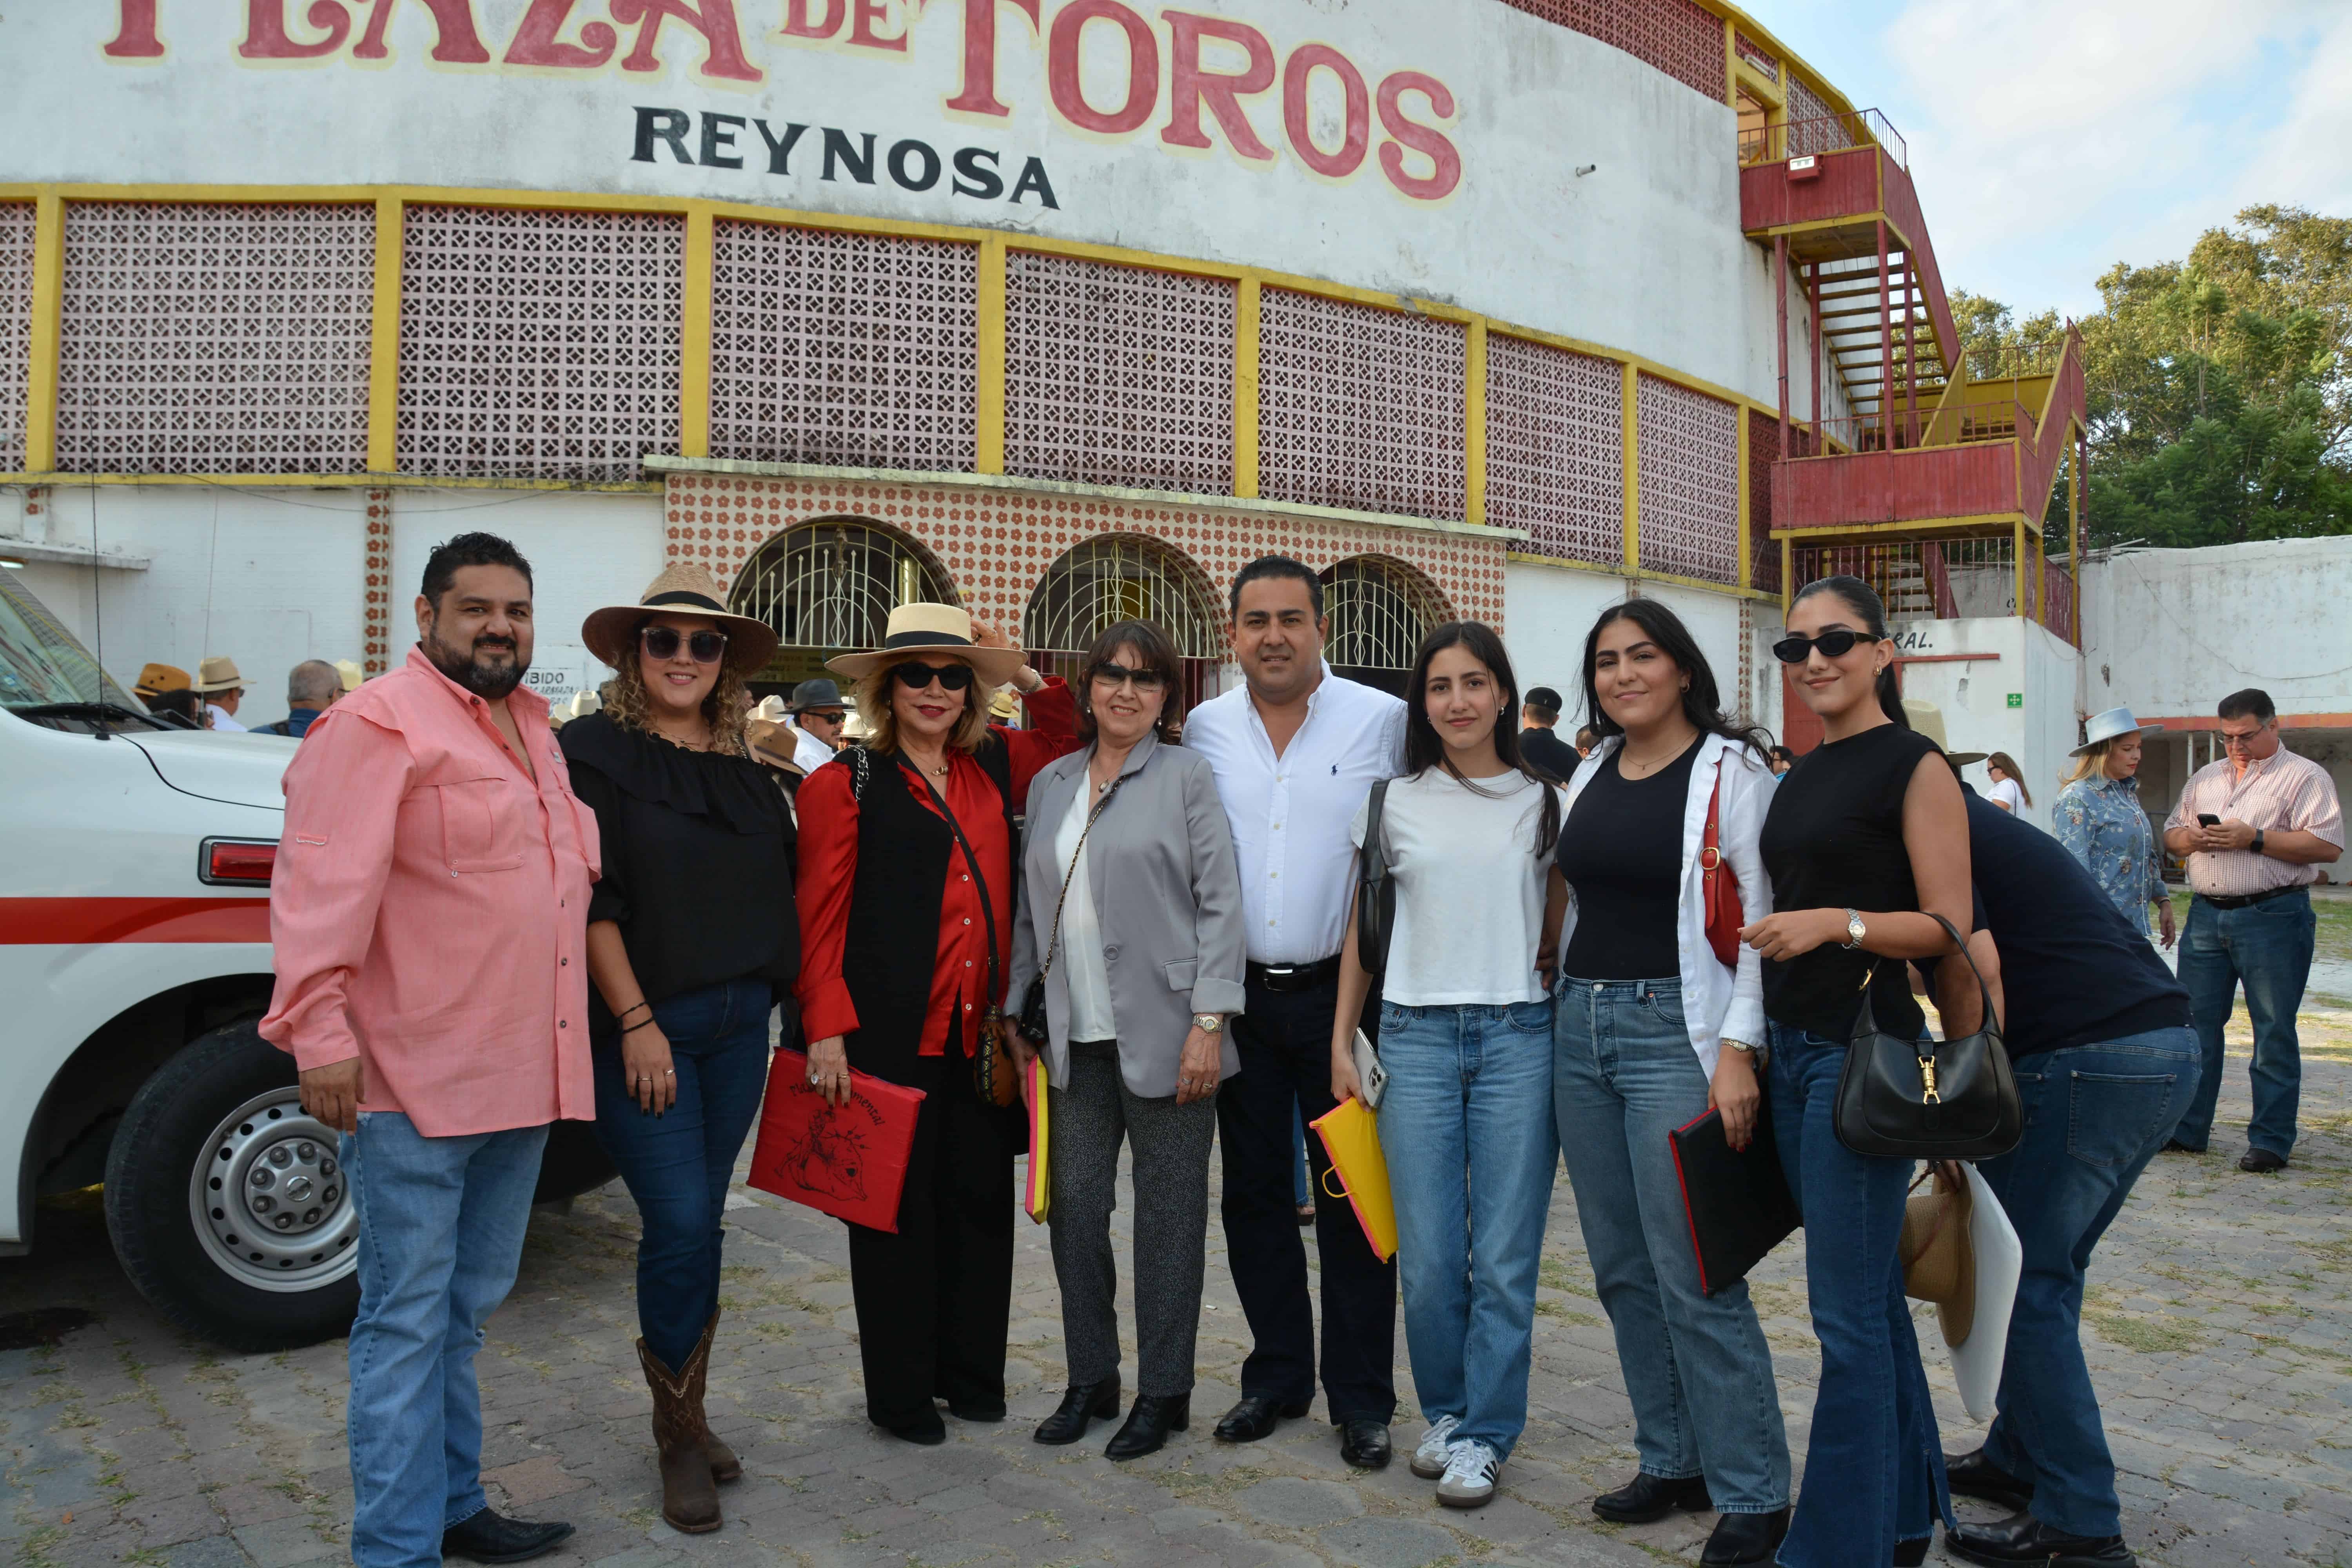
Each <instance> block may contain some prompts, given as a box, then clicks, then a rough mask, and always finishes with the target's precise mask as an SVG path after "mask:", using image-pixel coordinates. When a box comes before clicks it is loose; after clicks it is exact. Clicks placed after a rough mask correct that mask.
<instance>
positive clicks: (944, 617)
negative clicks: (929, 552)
mask: <svg viewBox="0 0 2352 1568" xmlns="http://www.w3.org/2000/svg"><path fill="white" fill-rule="evenodd" d="M909 658H951V659H955V660H956V661H958V662H959V663H962V664H968V665H970V666H971V668H972V669H973V670H974V671H975V672H976V673H977V674H978V675H979V677H980V679H981V684H982V685H983V686H1002V685H1003V684H1004V683H1005V682H1006V681H1008V680H1010V679H1013V676H1014V675H1015V674H1017V673H1018V672H1019V671H1020V668H1021V666H1022V664H1023V663H1024V660H1025V658H1026V656H1025V655H1024V654H1023V653H1022V651H1021V650H1020V649H1019V648H1017V647H981V646H980V644H978V643H977V642H974V641H973V640H972V636H971V612H970V611H967V610H960V609H958V608H956V607H955V606H954V605H927V604H913V605H899V606H898V608H897V609H894V610H892V611H891V612H890V621H889V624H888V625H887V626H885V627H884V628H883V632H882V646H881V647H878V648H877V649H875V650H874V651H873V652H872V653H845V654H843V655H842V656H841V657H840V658H829V659H827V660H825V663H824V667H825V668H827V669H829V670H831V671H833V672H834V673H835V675H845V676H847V677H849V679H852V680H863V679H866V677H867V676H868V675H871V674H872V673H874V671H876V670H877V669H879V668H882V667H883V666H884V665H888V664H898V663H899V662H901V661H902V660H905V659H909Z"/></svg>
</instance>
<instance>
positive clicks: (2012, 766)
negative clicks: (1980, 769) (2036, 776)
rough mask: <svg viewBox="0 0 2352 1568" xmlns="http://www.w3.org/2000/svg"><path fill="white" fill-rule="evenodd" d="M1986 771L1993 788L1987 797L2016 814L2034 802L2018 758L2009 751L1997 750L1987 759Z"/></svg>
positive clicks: (2003, 808) (2005, 809)
mask: <svg viewBox="0 0 2352 1568" xmlns="http://www.w3.org/2000/svg"><path fill="white" fill-rule="evenodd" d="M1985 773H1986V775H1987V776H1988V777H1990V779H1991V780H1992V788H1990V789H1989V790H1987V791H1985V798H1986V799H1987V800H1989V801H1990V802H1992V803H1993V805H1997V806H1999V807H2000V808H2001V810H2003V811H2005V812H2007V813H2009V815H2010V816H2017V815H2018V814H2019V813H2020V812H2021V811H2023V810H2024V809H2025V808H2026V807H2027V806H2029V805H2032V804H2033V796H2032V795H2031V794H2029V793H2028V792H2027V790H2026V787H2025V774H2024V773H2023V771H2022V770H2021V769H2020V768H2019V767H2018V765H2017V762H2016V759H2015V758H2013V757H2011V755H2010V754H2009V753H2008V752H1994V753H1993V754H1992V755H1991V756H1990V757H1987V758H1986V759H1985Z"/></svg>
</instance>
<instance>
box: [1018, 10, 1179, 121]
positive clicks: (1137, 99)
mask: <svg viewBox="0 0 2352 1568" xmlns="http://www.w3.org/2000/svg"><path fill="white" fill-rule="evenodd" d="M1097 21H1099V22H1110V23H1114V24H1116V25H1117V26H1118V30H1119V31H1120V32H1122V33H1125V34H1126V35H1127V101H1126V102H1124V103H1122V104H1120V105H1119V106H1118V109H1117V110H1114V111H1112V112H1110V113H1108V114H1106V113H1104V112H1102V111H1101V110H1097V109H1095V108H1093V107H1092V106H1091V105H1089V104H1088V103H1087V95H1086V89H1085V85H1084V83H1083V82H1082V81H1081V80H1080V79H1079V77H1078V39H1079V37H1080V35H1082V34H1083V33H1084V32H1085V31H1086V26H1087V23H1088V22H1097ZM1045 80H1046V83H1047V85H1048V86H1049V87H1050V88H1051V89H1052V90H1053V97H1054V107H1055V109H1056V110H1060V111H1061V115H1062V118H1063V119H1065V120H1066V121H1069V122H1070V123H1071V124H1073V125H1075V126H1076V127H1077V128H1078V129H1079V130H1081V131H1094V132H1101V133H1102V134H1104V135H1106V136H1122V135H1125V134H1126V133H1127V132H1130V131H1132V130H1134V129H1135V128H1136V127H1137V126H1139V125H1141V124H1142V123H1143V122H1144V121H1147V120H1149V119H1150V118H1151V111H1152V110H1153V109H1154V108H1156V107H1158V105H1159V102H1160V40H1159V39H1157V38H1155V37H1152V35H1151V28H1150V26H1149V25H1147V24H1146V23H1145V21H1144V20H1143V18H1142V17H1140V16H1137V15H1136V14H1135V13H1134V12H1132V11H1130V10H1129V9H1128V8H1127V7H1126V6H1124V5H1120V4H1119V3H1118V0H1070V4H1068V5H1065V6H1063V7H1062V9H1061V11H1060V13H1059V14H1058V15H1056V16H1055V18H1054V30H1053V33H1052V34H1051V35H1050V36H1049V37H1047V39H1046V41H1045Z"/></svg>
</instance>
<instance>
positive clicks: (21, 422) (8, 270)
mask: <svg viewBox="0 0 2352 1568" xmlns="http://www.w3.org/2000/svg"><path fill="white" fill-rule="evenodd" d="M33 212H34V209H33V204H32V203H30V202H0V473H14V472H16V471H17V470H19V469H21V468H24V466H25V412H26V394H27V391H28V387H27V383H28V382H29V381H30V379H31V374H32V364H33Z"/></svg>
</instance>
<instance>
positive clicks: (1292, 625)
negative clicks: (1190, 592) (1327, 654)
mask: <svg viewBox="0 0 2352 1568" xmlns="http://www.w3.org/2000/svg"><path fill="white" fill-rule="evenodd" d="M1232 611H1233V622H1232V625H1231V626H1229V627H1228V628H1227V635H1228V636H1229V637H1230V638H1231V640H1232V643H1233V649H1234V658H1236V659H1237V660H1239V661H1240V664H1241V667H1242V673H1243V675H1244V677H1246V678H1247V684H1246V685H1245V686H1244V689H1241V690H1238V691H1228V692H1226V693H1225V694H1224V695H1223V696H1221V697H1217V698H1213V699H1212V700H1209V701H1207V702H1204V703H1202V705H1201V706H1200V707H1198V708H1196V709H1194V710H1192V714H1191V715H1190V716H1189V717H1188V718H1187V719H1186V721H1185V724H1184V744H1185V746H1186V747H1187V748H1189V749H1190V750H1192V751H1195V752H1200V753H1201V754H1202V756H1204V757H1206V758H1208V759H1209V765H1210V767H1211V768H1212V769H1213V770H1214V771H1215V774H1216V781H1217V793H1218V795H1220V796H1221V797H1222V798H1223V802H1224V807H1225V816H1226V817H1227V818H1228V819H1229V820H1230V821H1231V823H1232V825H1233V830H1234V849H1235V850H1236V851H1237V852H1238V855H1239V857H1240V860H1241V873H1242V905H1243V911H1244V915H1245V916H1246V918H1247V921H1248V931H1249V942H1248V949H1249V970H1248V988H1247V997H1248V1001H1247V1005H1246V1008H1245V1010H1244V1011H1243V1012H1242V1013H1241V1014H1239V1015H1237V1016H1234V1018H1233V1019H1232V1020H1231V1021H1230V1023H1229V1025H1228V1026H1229V1027H1230V1028H1231V1029H1232V1030H1233V1031H1234V1047H1235V1048H1236V1050H1237V1051H1238V1052H1239V1054H1240V1057H1241V1064H1242V1070H1241V1074H1240V1076H1239V1077H1237V1078H1234V1079H1231V1080H1229V1081H1228V1082H1227V1083H1226V1084H1225V1086H1224V1089H1223V1090H1222V1091H1221V1092H1220V1093H1219V1094H1218V1096H1217V1139H1218V1142H1219V1144H1220V1146H1221V1147H1222V1148H1223V1152H1224V1154H1223V1158H1224V1222H1225V1250H1226V1256H1227V1261H1228V1263H1229V1265H1230V1266H1231V1268H1232V1270H1233V1277H1234V1289H1236V1290H1237V1291H1238V1292H1239V1294H1240V1296H1241V1299H1242V1310H1243V1311H1244V1313H1245V1314H1246V1315H1247V1316H1248V1318H1249V1325H1250V1334H1251V1338H1252V1340H1253V1342H1254V1343H1253V1348H1252V1349H1251V1351H1250V1355H1249V1359H1248V1360H1247V1361H1246V1362H1244V1363H1243V1364H1242V1397H1241V1402H1240V1403H1239V1404H1237V1405H1234V1407H1233V1409H1232V1410H1231V1411H1230V1412H1228V1413H1227V1414H1226V1415H1225V1418H1224V1419H1223V1421H1221V1422H1219V1423H1218V1424H1217V1429H1216V1435H1217V1437H1218V1439H1219V1440H1220V1441H1223V1442H1228V1443H1248V1442H1255V1441H1256V1440H1257V1439H1258V1438H1261V1437H1264V1436H1267V1435H1268V1434H1269V1433H1271V1432H1272V1431H1273V1430H1274V1428H1275V1426H1276V1422H1277V1421H1278V1420H1280V1419H1281V1418H1283V1417H1291V1418H1294V1419H1295V1418H1297V1417H1298V1416H1302V1415H1306V1414H1307V1408H1308V1406H1309V1405H1311V1404H1312V1402H1313V1400H1314V1397H1315V1384H1316V1370H1317V1359H1316V1348H1315V1314H1314V1310H1313V1307H1312V1305H1311V1304H1310V1303H1309V1301H1308V1300H1307V1249H1306V1247H1305V1244H1304V1243H1303V1242H1301V1240H1300V1239H1299V1235H1298V1224H1297V1216H1296V1211H1295V1210H1294V1208H1293V1207H1292V1195H1293V1190H1292V1170H1291V1160H1292V1148H1291V1141H1290V1129H1291V1117H1292V1115H1293V1112H1294V1109H1296V1110H1303V1111H1304V1112H1305V1114H1306V1117H1307V1120H1308V1121H1313V1120H1315V1119H1316V1118H1317V1117H1318V1116H1321V1115H1322V1114H1323V1113H1324V1112H1326V1111H1328V1110H1331V1109H1332V1108H1333V1106H1334V1104H1335V1103H1336V1102H1335V1101H1334V1100H1332V1098H1331V1024H1332V1013H1333V1010H1334V1009H1335V1008H1336V1007H1337V1006H1338V1005H1339V944H1340V942H1341V941H1342V940H1343V939H1344V938H1345V936H1346V934H1347V930H1348V907H1349V900H1350V899H1351V898H1352V897H1353V896H1354V892H1355V885H1356V864H1355V857H1356V851H1355V847H1354V846H1353V845H1352V844H1350V843H1349V837H1348V825H1349V822H1350V821H1351V820H1352V819H1353V818H1354V816H1355V814H1356V808H1357V807H1358V806H1360V805H1362V804H1363V801H1364V797H1365V796H1366V795H1369V794H1370V793H1371V787H1372V784H1374V782H1376V781H1377V780H1380V779H1385V778H1393V777H1394V776H1396V775H1397V774H1398V773H1402V772H1403V771H1404V728H1405V710H1404V704H1403V703H1402V702H1400V701H1398V700H1396V699H1395V698H1393V697H1391V696H1389V695H1388V694H1387V693H1386V692H1383V691H1379V690H1376V689H1373V688H1371V687H1369V686H1363V685H1360V684H1358V683H1357V682H1355V681H1352V680H1343V679H1339V677H1338V676H1335V675H1333V674H1332V673H1331V669H1330V667H1329V666H1328V665H1327V664H1325V663H1324V662H1323V640H1324V637H1325V636H1326V634H1327V632H1328V623H1327V622H1326V621H1325V619H1324V616H1323V585H1322V583H1321V582H1320V581H1319V580H1318V578H1317V577H1316V575H1315V574H1314V572H1313V571H1312V570H1310V569H1309V568H1308V567H1307V566H1306V565H1304V564H1302V563H1299V562H1297V561H1293V560H1291V559H1290V558H1288V557H1287V556H1282V555H1267V556H1263V557H1261V558H1259V559H1258V560H1256V561H1254V562H1252V563H1250V564H1248V565H1247V566H1245V567H1244V568H1243V569H1242V571H1241V574H1240V575H1238V576H1237V577H1235V578H1234V588H1233V600H1232ZM1307 1153H1308V1157H1309V1159H1310V1160H1311V1161H1312V1163H1313V1173H1314V1179H1315V1205H1316V1216H1315V1227H1316V1228H1315V1236H1316V1247H1317V1251H1318V1255H1319V1258H1320V1261H1321V1267H1322V1282H1323V1289H1322V1296H1323V1347H1322V1358H1321V1370H1322V1384H1323V1392H1324V1398H1325V1404H1326V1405H1327V1406H1328V1414H1329V1415H1330V1418H1331V1422H1332V1425H1333V1426H1337V1427H1339V1453H1340V1456H1341V1458H1345V1459H1346V1460H1347V1461H1348V1463H1349V1464H1351V1465H1354V1466H1356V1467H1357V1468H1361V1469H1378V1468H1381V1467H1382V1466H1384V1465H1386V1464H1387V1463H1388V1462H1389V1456H1390V1444H1389V1422H1390V1420H1391V1418H1392V1417H1393V1416H1394V1415H1395V1414H1396V1373H1395V1363H1396V1266H1395V1265H1394V1264H1393V1263H1382V1262H1381V1260H1380V1258H1379V1257H1378V1256H1377V1255H1376V1254H1374V1253H1373V1251H1372V1249H1371V1245H1370V1243H1369V1242H1368V1241H1366V1240H1365V1239H1364V1233H1363V1229H1362V1227H1361V1226H1359V1225H1358V1224H1357V1222H1356V1217H1355V1215H1354V1212H1353V1211H1352V1210H1351V1209H1350V1208H1349V1205H1348V1201H1347V1200H1346V1199H1345V1198H1343V1197H1335V1196H1333V1195H1332V1192H1333V1185H1332V1184H1328V1183H1327V1182H1326V1180H1325V1173H1326V1172H1327V1171H1328V1168H1329V1162H1328V1158H1327V1157H1326V1155H1325V1153H1324V1151H1323V1147H1322V1142H1321V1140H1320V1139H1318V1138H1316V1137H1313V1136H1309V1137H1308V1139H1307Z"/></svg>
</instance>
